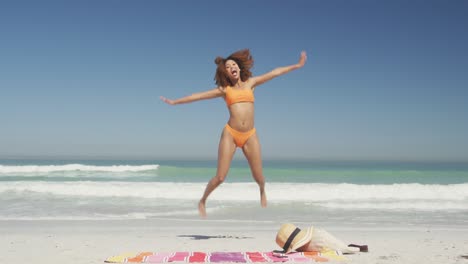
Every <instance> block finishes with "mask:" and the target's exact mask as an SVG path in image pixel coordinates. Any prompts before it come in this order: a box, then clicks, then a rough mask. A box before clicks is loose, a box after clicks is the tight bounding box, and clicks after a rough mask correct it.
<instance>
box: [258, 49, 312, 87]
mask: <svg viewBox="0 0 468 264" xmlns="http://www.w3.org/2000/svg"><path fill="white" fill-rule="evenodd" d="M306 60H307V55H306V52H305V51H303V52H301V58H300V59H299V62H298V63H297V64H293V65H289V66H284V67H278V68H276V69H274V70H272V71H270V72H268V73H265V74H263V75H259V76H256V77H252V78H251V81H252V82H253V85H252V87H256V86H258V85H260V84H263V83H265V82H267V81H269V80H271V79H273V78H275V77H278V76H280V75H283V74H286V73H288V72H290V71H292V70H296V69H299V68H302V67H303V66H304V64H305V62H306Z"/></svg>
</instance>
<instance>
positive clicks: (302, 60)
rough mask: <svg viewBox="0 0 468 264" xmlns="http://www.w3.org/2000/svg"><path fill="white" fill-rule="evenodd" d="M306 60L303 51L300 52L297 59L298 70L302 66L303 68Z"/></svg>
mask: <svg viewBox="0 0 468 264" xmlns="http://www.w3.org/2000/svg"><path fill="white" fill-rule="evenodd" d="M306 60H307V54H306V52H305V51H302V52H301V58H300V59H299V63H297V65H298V66H299V68H302V66H304V64H305V62H306Z"/></svg>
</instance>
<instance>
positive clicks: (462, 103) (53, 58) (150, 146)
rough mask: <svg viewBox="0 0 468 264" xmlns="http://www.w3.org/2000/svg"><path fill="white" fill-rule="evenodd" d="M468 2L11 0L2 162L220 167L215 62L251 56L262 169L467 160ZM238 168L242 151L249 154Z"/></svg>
mask: <svg viewBox="0 0 468 264" xmlns="http://www.w3.org/2000/svg"><path fill="white" fill-rule="evenodd" d="M467 13H468V1H457V0H454V1H361V0H360V1H344V0H343V1H308V0H307V1H115V0H112V1H53V2H49V1H30V2H25V1H10V2H9V3H8V2H7V3H2V5H1V8H0V32H1V41H0V91H1V96H0V157H18V156H36V157H41V156H57V157H123V158H133V157H134V158H177V157H178V158H210V159H211V158H213V159H214V158H216V154H217V147H218V141H219V136H220V133H221V130H222V129H223V126H224V125H225V123H226V122H227V119H228V112H227V109H226V106H225V103H224V101H223V100H222V99H215V100H209V101H201V102H195V103H192V104H188V105H181V106H169V105H166V104H164V103H162V102H161V101H159V99H158V98H159V96H160V95H163V96H166V97H169V98H177V97H181V96H185V95H189V94H191V93H194V92H198V91H203V90H207V89H211V88H214V87H215V83H214V80H213V77H214V72H215V64H214V58H215V57H216V56H218V55H219V56H227V55H229V54H230V53H232V52H234V51H236V50H239V49H243V48H249V49H250V50H251V52H252V54H253V56H254V59H255V66H254V68H253V73H254V75H258V74H262V73H265V72H266V71H269V70H272V69H273V68H275V67H278V66H284V65H289V64H293V63H296V62H297V60H298V58H299V55H300V52H301V50H305V51H307V53H308V61H307V64H306V66H305V67H304V68H302V69H300V70H298V71H294V72H292V73H290V74H287V75H284V76H281V77H279V78H277V79H274V80H272V81H271V82H269V83H266V84H264V85H263V86H260V87H259V88H258V89H257V90H256V102H255V104H256V127H257V131H258V134H259V137H260V141H261V144H262V150H263V155H264V157H265V158H266V159H267V158H304V159H332V160H333V159H353V160H361V159H365V160H369V159H371V160H375V159H377V160H385V159H390V160H438V161H468V136H467V135H468V74H467V72H468V48H467V47H468V31H467V25H468V16H467V15H466V14H467ZM236 157H242V155H241V151H238V156H236Z"/></svg>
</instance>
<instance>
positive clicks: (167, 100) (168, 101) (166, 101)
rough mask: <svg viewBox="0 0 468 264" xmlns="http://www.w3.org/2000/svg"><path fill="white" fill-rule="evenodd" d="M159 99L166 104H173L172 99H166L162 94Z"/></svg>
mask: <svg viewBox="0 0 468 264" xmlns="http://www.w3.org/2000/svg"><path fill="white" fill-rule="evenodd" d="M159 99H161V100H162V101H163V102H165V103H166V104H170V105H175V102H174V100H171V99H167V98H166V97H164V96H160V97H159Z"/></svg>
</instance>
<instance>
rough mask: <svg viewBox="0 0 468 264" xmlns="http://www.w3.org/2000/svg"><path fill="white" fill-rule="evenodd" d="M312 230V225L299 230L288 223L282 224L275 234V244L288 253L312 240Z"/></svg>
mask: <svg viewBox="0 0 468 264" xmlns="http://www.w3.org/2000/svg"><path fill="white" fill-rule="evenodd" d="M312 230H313V227H309V228H307V229H305V230H301V229H299V228H297V227H296V226H295V225H293V224H290V223H287V224H282V225H281V227H280V229H279V230H278V233H277V234H276V244H278V246H280V247H282V248H283V250H284V252H286V253H289V252H291V251H293V250H296V249H298V248H300V247H302V246H304V245H305V244H307V243H309V242H310V241H311V240H312Z"/></svg>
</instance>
